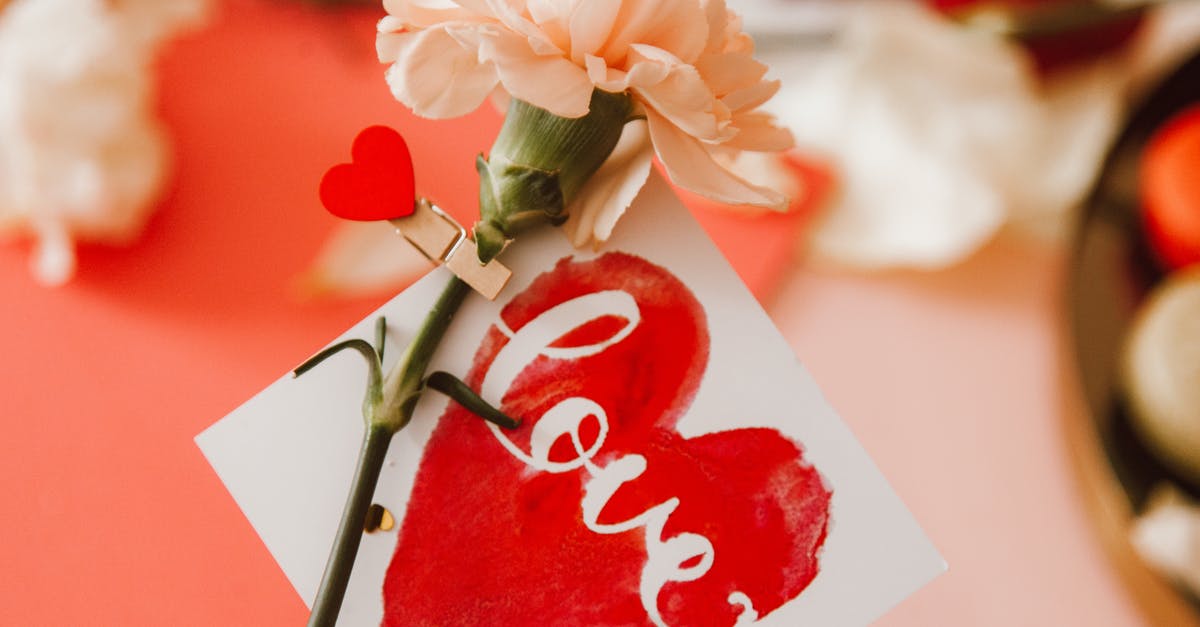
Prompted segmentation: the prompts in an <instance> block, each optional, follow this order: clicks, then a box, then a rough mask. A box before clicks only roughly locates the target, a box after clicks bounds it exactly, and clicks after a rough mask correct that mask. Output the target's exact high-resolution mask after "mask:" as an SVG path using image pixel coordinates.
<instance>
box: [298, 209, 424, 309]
mask: <svg viewBox="0 0 1200 627" xmlns="http://www.w3.org/2000/svg"><path fill="white" fill-rule="evenodd" d="M431 269H433V262H432V261H430V260H429V259H426V258H425V256H424V255H422V254H421V253H420V252H418V251H417V249H416V248H415V247H413V246H411V245H409V243H408V241H407V240H405V239H404V238H403V237H401V236H400V235H399V234H398V233H396V229H395V227H393V226H392V225H391V224H389V223H387V222H351V221H348V220H347V221H343V222H341V223H339V224H338V226H337V228H336V229H334V231H333V234H332V235H330V237H329V239H328V240H326V242H325V244H324V245H323V246H322V247H321V251H320V252H319V253H318V254H317V258H316V260H315V261H314V262H313V264H312V267H311V268H309V270H308V271H307V272H306V273H305V274H304V275H302V276H301V277H300V284H299V288H300V291H301V295H302V296H305V297H321V296H326V295H330V294H336V295H338V296H353V295H372V294H378V293H380V292H382V291H384V290H391V289H399V288H402V287H406V286H408V285H409V284H411V283H413V282H414V281H416V280H417V279H419V278H421V277H422V276H425V274H426V273H427V272H429V271H430V270H431Z"/></svg>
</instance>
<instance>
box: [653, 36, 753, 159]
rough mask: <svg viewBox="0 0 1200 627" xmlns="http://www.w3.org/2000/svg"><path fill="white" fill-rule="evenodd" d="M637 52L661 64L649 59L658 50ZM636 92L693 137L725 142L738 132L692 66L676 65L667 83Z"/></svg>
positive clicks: (669, 69)
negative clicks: (729, 122) (731, 125)
mask: <svg viewBox="0 0 1200 627" xmlns="http://www.w3.org/2000/svg"><path fill="white" fill-rule="evenodd" d="M634 48H635V53H636V54H637V55H638V57H641V58H647V61H648V62H657V61H658V59H653V58H649V57H648V56H647V53H652V52H653V51H654V50H655V49H652V48H649V47H647V46H640V45H639V46H634ZM634 92H635V93H636V94H637V95H638V96H639V97H641V99H642V101H644V102H645V103H646V104H647V105H649V106H650V107H653V108H654V109H655V110H657V111H658V112H659V113H661V114H662V115H663V116H664V117H666V118H667V119H669V120H670V121H671V123H672V124H674V125H676V126H678V127H679V128H681V129H683V130H684V131H685V132H686V133H687V134H689V135H691V136H693V137H697V138H699V139H704V140H709V141H723V140H726V139H729V138H730V137H732V136H733V133H734V131H733V130H732V129H730V128H729V127H728V121H729V117H730V115H729V109H728V107H726V106H725V105H724V104H723V103H721V102H720V101H718V100H717V99H716V98H714V97H713V93H712V91H711V90H710V89H709V88H708V85H706V84H705V83H704V79H702V78H701V77H700V73H699V72H697V71H696V68H694V67H692V66H690V65H684V64H682V63H678V62H677V61H676V62H673V63H672V65H670V66H668V71H667V75H666V77H665V78H663V80H661V81H658V82H657V83H655V84H652V85H647V86H644V87H634Z"/></svg>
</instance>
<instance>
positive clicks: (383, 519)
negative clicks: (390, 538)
mask: <svg viewBox="0 0 1200 627" xmlns="http://www.w3.org/2000/svg"><path fill="white" fill-rule="evenodd" d="M395 528H396V519H395V518H393V517H392V513H391V512H389V511H388V510H387V508H386V507H384V506H382V505H380V504H378V503H372V504H371V507H369V508H367V519H366V521H364V522H363V529H364V531H366V532H367V533H375V532H376V531H391V530H392V529H395Z"/></svg>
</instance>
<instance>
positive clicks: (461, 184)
mask: <svg viewBox="0 0 1200 627" xmlns="http://www.w3.org/2000/svg"><path fill="white" fill-rule="evenodd" d="M221 8H222V9H223V10H222V11H221V12H220V15H218V16H217V19H215V20H214V23H213V25H212V26H211V27H210V28H209V29H208V30H206V31H204V32H202V33H199V34H197V35H194V36H191V37H189V38H187V39H186V40H183V41H180V42H179V43H178V44H177V45H175V46H173V47H172V48H171V49H170V50H169V52H168V54H167V55H166V57H165V58H164V59H163V63H162V64H161V74H160V76H161V83H162V90H163V93H162V98H161V111H162V115H163V118H164V120H165V121H166V123H167V125H168V126H169V128H170V129H171V132H172V134H173V135H174V138H175V140H174V141H175V146H176V149H177V162H176V166H175V170H176V172H175V176H174V179H173V182H172V184H171V186H170V190H169V193H168V194H167V195H166V197H165V198H164V200H163V203H162V206H161V208H160V211H159V213H158V215H157V216H156V217H155V218H154V220H153V221H152V222H151V224H150V225H149V227H148V229H147V231H146V233H145V236H144V237H143V238H142V240H141V241H140V242H139V243H138V244H136V245H134V246H132V247H130V248H128V249H121V250H117V249H110V248H106V247H98V246H88V247H84V249H83V250H82V251H81V254H80V266H81V269H80V273H79V276H78V277H77V279H76V280H75V282H73V283H71V284H70V285H68V286H66V287H65V288H62V289H58V290H46V289H42V288H40V287H37V286H36V285H34V284H33V282H32V280H31V279H30V278H29V276H28V273H27V271H26V256H27V253H28V250H27V247H25V246H20V245H15V246H14V245H10V246H5V247H0V290H3V293H4V294H5V301H6V304H5V307H4V308H3V309H2V310H0V322H2V323H3V324H2V325H0V329H2V330H0V347H3V350H4V359H3V360H2V361H0V381H3V382H4V383H3V394H2V395H0V411H2V414H3V420H4V427H5V430H4V440H3V444H2V445H0V446H2V447H3V453H4V454H3V455H2V456H0V476H3V477H4V479H3V484H0V486H2V488H3V491H4V494H5V495H6V497H7V503H8V505H7V506H6V509H5V512H4V515H3V516H2V517H0V537H3V538H4V541H3V542H2V543H0V564H3V565H4V572H5V573H7V574H8V578H7V581H8V585H6V586H3V587H2V588H0V608H3V609H2V610H0V623H3V624H12V625H82V624H120V625H161V624H171V625H251V624H252V625H294V624H298V623H301V622H302V621H303V619H304V616H305V615H306V612H305V608H304V606H303V604H302V603H301V602H300V600H299V598H298V597H297V596H296V594H295V593H294V592H293V590H292V588H291V586H290V585H289V584H288V583H287V581H286V579H285V578H284V577H283V575H282V573H281V572H280V571H279V569H278V568H277V567H276V565H275V564H274V562H273V561H272V560H271V557H270V556H269V554H268V553H267V551H266V549H265V548H264V547H263V546H262V544H261V543H260V542H259V540H258V538H257V537H256V535H255V533H254V531H253V530H252V529H251V528H250V526H249V525H248V524H247V523H246V521H245V519H244V518H243V517H242V515H241V514H240V512H239V511H238V509H237V507H236V506H235V505H234V503H233V501H232V499H231V498H230V497H229V496H228V494H227V493H226V492H225V490H224V488H223V487H222V486H221V484H220V482H219V481H218V480H217V478H216V476H215V475H214V474H213V473H212V471H211V469H210V468H209V467H208V465H207V464H206V463H205V461H204V459H203V457H202V456H201V455H200V452H199V451H198V449H197V448H196V447H195V446H194V444H193V443H192V437H193V436H194V435H195V434H196V433H198V432H199V431H201V430H202V429H204V428H205V427H207V426H208V425H209V424H211V423H212V422H214V421H215V420H217V419H219V418H220V417H221V416H223V415H224V414H225V413H226V412H228V411H229V410H230V409H232V408H233V407H235V406H237V405H238V404H240V403H241V402H242V401H243V400H245V399H246V398H247V397H249V396H250V395H252V394H253V393H255V392H256V391H258V390H259V389H260V388H262V387H264V386H265V385H267V384H268V383H269V382H271V381H272V380H274V379H275V378H276V377H278V376H279V375H280V374H281V373H283V372H285V371H286V370H288V369H289V368H291V367H292V366H294V365H295V364H296V363H298V362H299V361H300V360H301V359H303V358H304V357H306V356H307V355H308V354H310V353H311V352H312V351H313V350H314V349H316V348H317V347H319V346H321V345H323V344H324V343H325V342H326V341H327V340H328V339H329V338H331V337H333V336H334V335H336V334H337V333H338V332H340V331H341V330H342V329H343V328H344V327H346V326H348V325H349V324H351V323H352V322H354V321H355V320H357V319H359V318H360V317H361V316H363V315H365V314H366V313H367V312H368V311H370V310H371V309H373V308H374V307H375V306H377V305H378V304H379V303H380V302H381V301H382V300H383V297H382V296H381V297H379V298H374V299H361V300H356V301H351V302H301V301H298V300H297V299H296V298H294V291H293V289H292V287H291V286H292V285H293V284H292V281H293V279H294V277H295V276H296V275H297V274H298V273H299V272H300V271H301V270H303V269H304V268H305V267H306V265H307V264H308V263H309V261H310V260H311V259H312V257H313V256H314V255H315V253H316V250H317V248H318V247H319V245H320V243H321V242H322V240H323V238H324V237H325V236H326V235H327V233H328V232H329V230H330V229H331V228H332V226H333V225H334V223H335V222H334V219H333V218H331V217H329V216H327V215H326V214H325V213H324V212H323V211H322V210H321V209H320V207H319V205H318V203H317V197H316V185H317V182H318V181H319V179H320V176H321V174H322V173H323V172H324V170H325V169H326V168H327V167H329V166H330V165H332V164H334V163H338V162H341V161H344V160H345V158H346V155H347V151H348V148H349V142H350V140H351V139H352V138H353V136H354V134H355V133H356V132H357V131H358V130H359V129H361V128H363V127H364V126H367V125H369V124H374V123H385V124H389V125H392V126H395V127H397V128H399V129H400V130H401V131H402V132H403V133H404V134H405V136H406V138H407V139H408V140H409V143H410V145H411V146H412V150H413V155H414V160H415V162H416V170H417V185H418V189H419V190H420V191H421V192H423V193H426V194H428V195H430V196H432V197H434V198H437V199H438V200H439V201H440V202H441V203H442V204H443V205H444V206H446V207H447V208H448V209H450V210H451V211H452V212H456V213H458V214H459V215H460V216H464V217H465V216H468V215H469V214H470V211H471V208H472V207H473V206H474V203H473V199H474V196H475V187H474V186H475V180H476V179H475V175H474V171H473V167H472V159H473V157H474V155H475V154H476V153H477V152H479V151H481V150H483V149H484V148H485V147H486V146H487V145H488V143H489V141H488V138H489V137H490V136H491V134H492V133H494V132H495V129H496V128H497V126H498V118H497V117H496V115H495V114H493V113H491V112H488V111H483V112H480V113H477V114H475V115H473V116H471V117H469V118H465V119H461V120H455V121H451V122H429V121H422V120H417V119H415V118H414V117H413V116H411V115H409V114H408V113H407V112H406V111H405V110H404V109H403V107H401V106H400V105H398V104H396V103H394V102H393V101H392V100H391V99H390V97H389V96H388V94H387V90H386V87H385V85H384V83H383V81H382V78H381V77H382V70H381V68H380V67H379V66H378V65H376V64H375V63H374V62H373V60H372V59H371V51H370V46H371V41H372V36H371V31H372V27H373V22H374V20H375V19H376V17H377V16H378V14H377V13H376V12H375V11H363V12H356V13H350V14H345V13H333V14H327V13H325V12H323V11H321V10H318V9H313V8H309V7H306V6H304V5H301V4H294V5H293V4H290V3H283V2H277V1H276V2H268V1H267V0H230V2H228V3H227V4H226V5H223V6H222V7H221ZM706 223H707V224H708V225H709V226H710V228H715V231H714V232H715V233H716V235H717V236H718V237H717V239H718V242H719V243H720V244H721V245H722V246H723V247H724V249H725V250H726V252H727V253H728V254H729V255H730V257H731V259H733V261H734V263H735V265H737V266H738V268H739V270H740V271H741V272H742V275H743V277H744V278H747V280H748V281H750V283H751V284H752V285H753V286H755V287H756V289H757V292H758V293H760V294H764V293H766V292H767V291H768V290H767V288H768V287H769V285H770V284H771V280H772V277H773V275H774V274H776V273H778V272H779V269H780V267H781V266H780V262H779V260H781V259H784V258H786V257H787V255H788V250H789V248H790V247H791V243H790V242H791V239H792V235H791V233H790V230H791V229H792V228H794V227H795V223H794V222H788V221H786V220H778V219H777V222H774V223H773V222H770V221H766V222H755V223H746V221H745V220H741V219H734V218H728V217H720V216H718V217H711V216H709V217H706ZM1060 275H1061V259H1060V258H1059V257H1058V256H1057V255H1055V254H1053V253H1050V252H1047V251H1045V250H1040V249H1037V248H1033V247H1025V248H1015V247H1013V246H1011V245H1010V246H1004V245H1001V246H994V247H992V248H990V249H989V250H987V251H986V252H985V253H984V254H983V255H981V256H980V257H979V258H977V259H975V260H973V261H971V262H970V263H968V264H967V265H965V266H964V267H962V268H960V269H958V270H954V271H952V272H948V273H942V274H936V275H907V274H903V275H875V276H869V277H864V276H859V275H850V274H839V273H836V272H828V271H818V270H802V271H801V272H799V273H797V274H795V275H793V276H792V277H791V278H790V279H788V280H787V282H786V283H785V285H784V287H783V289H782V291H781V292H780V293H779V295H778V298H777V299H776V300H775V302H774V304H773V306H772V307H771V310H772V313H773V315H774V317H775V319H776V320H777V321H778V323H779V324H780V326H781V327H782V328H783V329H784V331H785V334H786V335H787V337H788V338H789V340H790V341H791V342H792V343H793V346H794V347H795V348H796V350H797V352H798V354H799V355H800V358H801V359H802V360H803V361H804V363H805V364H806V365H807V366H808V367H809V368H810V370H811V371H812V372H813V374H814V376H815V377H816V378H817V380H818V382H819V383H820V384H821V385H822V387H823V388H824V389H825V391H826V393H827V394H828V397H829V399H830V401H831V402H832V404H833V405H834V406H835V407H836V408H837V409H838V410H839V411H840V413H841V414H842V415H843V416H844V418H845V419H846V420H847V421H848V422H849V423H850V424H851V426H852V427H853V428H854V429H855V431H856V432H857V433H858V434H859V436H860V437H861V438H862V439H863V442H864V444H865V445H866V447H867V449H868V451H870V452H871V454H872V455H873V456H874V457H875V458H876V460H877V461H878V463H879V465H880V466H881V467H882V469H883V471H884V472H885V474H886V475H887V476H889V477H890V478H891V480H892V481H893V483H894V485H895V487H896V489H897V490H898V491H899V493H900V494H901V496H902V497H903V498H904V499H905V501H906V502H907V503H908V504H909V506H910V507H911V508H912V509H913V511H914V513H915V514H916V516H917V518H918V520H920V521H921V522H922V523H923V524H924V525H925V527H926V529H927V531H928V532H929V534H930V535H931V536H932V538H933V540H934V542H935V543H936V544H937V545H938V546H939V547H940V548H941V549H942V550H943V552H944V554H945V556H946V558H947V559H948V560H949V562H950V564H951V570H950V573H949V574H948V575H946V576H943V577H942V578H941V579H939V580H937V581H936V582H935V583H934V584H933V585H931V586H930V587H929V588H927V589H925V590H924V591H922V592H920V593H918V594H917V595H916V596H915V597H914V598H913V599H912V600H910V601H908V602H906V603H904V604H903V605H902V606H901V607H900V608H899V609H898V610H897V611H896V612H895V613H893V614H892V615H890V616H889V617H888V618H886V619H885V620H884V621H882V624H885V625H890V626H906V625H911V626H917V625H921V626H924V625H995V626H997V627H999V626H1005V627H1008V626H1011V625H1024V624H1037V625H1059V624H1087V625H1114V626H1124V625H1129V626H1132V625H1138V624H1139V622H1138V619H1137V618H1136V617H1135V616H1134V614H1133V613H1132V610H1131V606H1130V604H1129V602H1128V601H1127V600H1126V597H1125V595H1124V593H1123V592H1122V591H1121V590H1119V589H1118V588H1117V586H1116V579H1115V576H1114V574H1113V573H1111V572H1110V570H1109V567H1108V565H1107V563H1106V562H1105V561H1104V560H1103V557H1102V555H1101V554H1100V552H1099V548H1098V544H1097V542H1096V541H1095V539H1094V538H1093V536H1092V533H1091V529H1090V527H1089V526H1088V525H1087V521H1086V520H1085V518H1084V514H1083V511H1082V506H1081V503H1080V499H1079V497H1078V496H1077V495H1076V488H1075V484H1074V478H1073V476H1072V475H1071V474H1070V469H1069V468H1068V465H1067V461H1066V456H1065V450H1064V443H1063V441H1062V436H1061V429H1060V426H1059V413H1060V411H1061V410H1062V406H1063V404H1064V403H1065V402H1066V400H1067V399H1066V398H1064V392H1063V391H1062V390H1061V389H1060V388H1059V385H1058V375H1059V372H1060V368H1062V367H1064V360H1063V359H1062V356H1061V355H1060V352H1059V349H1058V318H1057V304H1058V286H1059V277H1060Z"/></svg>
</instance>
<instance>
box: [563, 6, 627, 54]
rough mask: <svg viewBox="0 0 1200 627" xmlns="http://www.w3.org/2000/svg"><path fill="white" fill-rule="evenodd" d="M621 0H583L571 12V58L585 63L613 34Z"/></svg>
mask: <svg viewBox="0 0 1200 627" xmlns="http://www.w3.org/2000/svg"><path fill="white" fill-rule="evenodd" d="M620 5H621V0H582V1H581V2H580V3H579V4H578V5H577V6H576V7H575V11H574V12H573V13H571V22H570V33H571V60H572V61H574V62H575V63H577V64H578V63H584V62H585V59H586V58H587V57H588V56H590V55H594V54H595V53H596V52H597V51H598V50H600V47H601V46H603V45H604V42H605V41H607V40H608V37H609V35H610V34H612V29H613V24H614V23H616V21H617V12H618V10H619V9H620Z"/></svg>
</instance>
